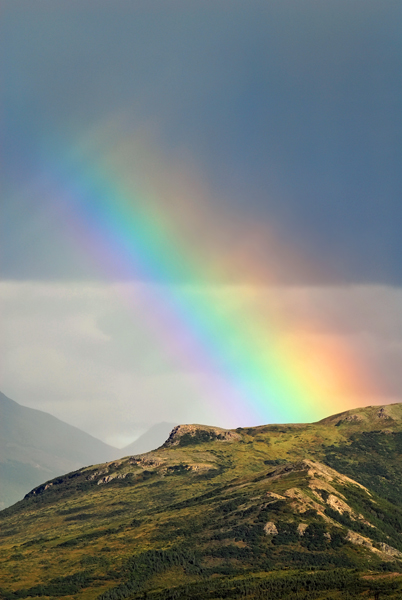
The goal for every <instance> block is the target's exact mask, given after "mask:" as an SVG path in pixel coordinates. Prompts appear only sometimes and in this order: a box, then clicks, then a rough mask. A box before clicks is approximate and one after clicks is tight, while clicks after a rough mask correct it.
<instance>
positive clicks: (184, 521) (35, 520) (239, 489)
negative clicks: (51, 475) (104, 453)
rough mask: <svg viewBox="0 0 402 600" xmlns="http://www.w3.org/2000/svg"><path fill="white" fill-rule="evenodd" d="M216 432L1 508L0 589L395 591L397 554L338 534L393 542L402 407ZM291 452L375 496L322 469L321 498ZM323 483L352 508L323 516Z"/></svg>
mask: <svg viewBox="0 0 402 600" xmlns="http://www.w3.org/2000/svg"><path fill="white" fill-rule="evenodd" d="M221 433H222V432H220V430H217V429H214V428H203V429H201V430H199V429H198V430H197V429H196V428H193V429H192V430H190V431H189V432H187V433H186V430H184V434H183V432H182V436H181V437H180V435H178V436H176V438H175V439H174V440H173V442H174V443H177V442H178V445H170V446H167V447H164V448H161V449H159V450H157V451H154V452H151V453H148V454H146V455H142V456H141V457H139V458H137V459H130V458H127V459H123V460H119V461H115V462H114V463H109V464H108V465H100V466H98V467H90V468H87V469H83V470H80V471H78V472H76V473H72V474H69V475H68V476H65V477H63V478H59V479H57V480H54V481H53V482H52V485H50V486H48V488H47V489H44V488H45V486H42V487H41V488H39V489H37V490H36V493H35V494H31V495H30V497H29V498H27V499H25V500H24V501H22V502H20V503H18V504H17V505H15V506H14V507H11V508H10V509H7V510H5V511H3V512H2V513H0V588H1V589H2V590H3V591H2V593H0V598H1V597H3V598H10V599H11V598H21V597H24V596H26V595H30V596H31V597H42V598H43V597H57V598H66V599H68V598H82V599H83V600H84V599H92V598H98V597H101V598H103V599H104V600H113V599H115V598H116V599H118V598H144V597H145V596H144V593H145V592H146V593H147V594H148V596H147V597H148V598H155V600H162V598H166V599H167V598H174V597H180V598H200V599H203V598H223V597H228V598H236V597H245V596H247V597H250V598H259V597H266V595H267V593H268V592H269V597H270V598H282V597H283V598H292V597H293V592H292V590H294V589H296V588H297V589H298V594H299V595H298V596H297V597H298V598H302V597H303V598H347V597H359V595H360V594H362V596H361V597H362V598H364V597H366V598H369V597H373V594H374V593H375V591H377V592H378V591H381V588H384V590H385V592H384V591H383V593H384V594H386V597H389V598H391V597H395V598H396V597H399V596H398V594H400V593H401V592H398V591H395V595H394V592H393V587H395V586H396V588H398V589H399V585H400V583H399V579H400V578H399V576H397V575H396V576H390V573H391V572H396V573H398V572H400V571H401V569H400V566H399V565H400V564H401V561H400V560H394V561H393V562H392V560H391V558H392V557H390V556H389V555H388V556H387V555H386V554H383V553H381V552H380V551H377V552H376V551H374V552H373V551H371V550H368V549H366V548H364V547H362V546H358V545H355V544H351V543H349V542H346V541H345V536H346V533H347V531H348V530H352V531H354V532H356V533H358V534H360V535H362V536H365V537H369V538H370V539H371V540H372V542H373V544H374V546H376V547H377V549H378V550H381V548H382V546H381V544H388V545H390V546H392V547H393V548H395V549H396V550H400V551H402V544H401V542H400V538H401V534H402V500H400V498H402V494H401V493H400V492H401V491H402V490H400V485H401V483H400V482H401V481H402V477H401V475H402V473H401V471H402V467H401V460H400V458H401V450H402V406H401V405H393V406H391V407H386V409H385V411H383V412H381V411H380V409H379V407H372V408H367V409H359V410H358V411H351V412H349V413H347V414H345V415H338V416H335V417H331V418H329V419H325V420H324V421H322V422H320V423H316V424H308V425H283V426H277V425H271V426H264V427H256V428H252V429H243V430H237V432H234V438H235V439H231V440H229V441H224V440H221V439H219V436H221ZM300 459H312V460H314V461H320V462H323V463H326V464H329V465H331V466H333V467H334V468H335V469H337V470H338V471H340V472H341V473H344V474H346V475H349V477H351V478H353V479H355V480H356V481H359V482H360V483H362V484H363V485H365V486H366V487H368V488H369V489H370V491H371V492H372V493H371V495H370V494H369V493H367V492H366V491H365V490H364V489H362V488H361V487H359V486H357V485H353V483H351V482H348V481H347V480H346V479H344V478H341V477H339V478H336V479H334V480H332V479H331V481H329V480H328V481H327V480H326V479H325V477H322V476H321V475H318V476H317V477H316V479H315V481H319V482H321V483H320V485H322V488H323V489H322V490H321V491H320V490H319V494H318V495H317V492H315V491H314V489H313V488H312V485H311V482H312V476H311V474H310V475H309V471H308V467H306V465H305V464H301V463H300ZM291 465H293V466H291ZM375 465H378V469H376V468H375ZM108 477H110V478H111V479H110V480H109V481H107V482H106V481H105V482H104V483H99V482H100V481H102V480H106V479H107V478H108ZM328 482H329V483H328ZM328 485H330V486H332V488H328V489H333V490H335V491H336V493H338V494H342V497H343V498H344V500H345V501H346V502H347V504H348V505H349V507H350V508H351V510H352V511H353V514H354V515H355V517H353V515H352V517H353V518H351V516H350V515H349V513H346V514H343V515H340V514H339V513H338V512H337V511H333V510H332V512H331V509H330V507H329V506H328V504H327V503H326V498H327V496H328V493H329V492H328V491H326V490H325V489H324V488H325V486H328ZM294 488H297V489H298V490H299V491H300V492H301V494H304V495H303V501H302V502H301V503H300V502H298V501H296V500H295V499H294V498H291V497H289V496H286V495H285V494H287V493H288V490H291V489H294ZM272 493H275V494H277V495H280V496H283V499H277V498H275V496H272ZM339 497H341V496H339ZM320 498H321V500H320ZM303 503H304V508H303V510H304V512H302V513H300V510H301V505H303ZM306 503H307V504H306ZM308 503H310V504H308ZM312 503H313V504H312ZM314 503H315V504H314ZM314 506H315V509H314V508H312V507H314ZM317 507H318V509H319V510H318V513H317ZM306 508H307V510H305V509H306ZM322 515H324V516H322ZM356 515H361V517H360V518H357V517H356ZM325 519H326V520H325ZM267 522H273V523H275V525H276V527H277V530H278V535H274V536H272V535H266V534H265V533H264V525H265V524H266V523H267ZM301 523H304V524H305V525H306V526H307V527H308V528H307V530H306V532H305V534H304V536H302V537H301V536H300V535H298V533H297V531H296V527H297V526H298V525H300V524H301ZM370 524H371V525H373V526H374V527H370ZM328 534H329V535H330V536H331V539H329V538H328ZM355 569H357V572H355ZM371 571H372V572H373V573H377V574H373V573H371V574H370V576H369V578H362V577H361V574H362V573H366V574H367V573H368V572H371ZM380 573H382V575H381V576H380V575H379V574H380ZM295 585H296V588H295ZM401 585H402V584H401ZM38 586H39V587H38ZM41 586H42V587H41ZM292 586H293V587H292ZM370 589H371V591H370ZM24 590H25V591H24ZM175 594H176V596H175ZM303 594H304V595H303ZM348 594H349V596H348ZM350 594H352V595H350ZM370 594H371V596H370ZM295 597H296V596H295Z"/></svg>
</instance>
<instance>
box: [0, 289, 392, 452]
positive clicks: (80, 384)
mask: <svg viewBox="0 0 402 600" xmlns="http://www.w3.org/2000/svg"><path fill="white" fill-rule="evenodd" d="M147 286H148V287H151V284H138V283H137V284H127V283H125V284H84V283H76V284H71V283H70V284H68V285H67V284H64V283H39V282H25V283H17V282H3V283H1V284H0V298H1V315H2V325H1V330H2V339H3V344H2V357H1V358H2V360H1V364H2V373H1V388H2V390H3V391H4V393H6V394H7V395H8V396H10V397H11V398H13V399H14V400H16V401H18V402H20V403H21V404H24V405H26V406H30V407H32V408H37V409H40V410H44V411H47V412H50V413H51V414H53V415H55V416H57V417H59V418H61V419H62V420H64V421H66V422H68V423H70V424H73V425H76V426H78V427H80V428H82V429H83V430H85V431H87V432H89V433H91V434H92V435H95V436H97V437H99V438H101V439H102V440H104V441H107V442H109V443H111V444H115V445H120V446H123V445H124V444H126V443H129V442H130V441H132V440H133V439H135V438H136V437H137V436H138V435H139V434H140V433H141V432H142V431H144V430H145V429H146V428H147V427H148V426H150V425H152V424H154V423H157V422H160V421H163V420H165V421H169V422H175V421H176V422H204V423H211V424H216V425H223V426H231V427H235V426H238V425H243V424H245V423H238V422H234V420H233V422H232V421H231V418H232V419H233V417H231V416H230V415H229V414H227V412H226V413H225V411H222V412H221V413H219V411H218V410H217V409H216V407H214V403H213V398H210V397H207V392H206V390H207V389H208V386H209V383H211V382H208V381H206V379H208V378H210V377H212V376H211V374H210V373H208V372H201V371H198V372H195V371H192V370H191V369H190V368H184V367H183V365H182V364H180V362H179V361H177V360H176V359H175V357H174V356H169V355H167V354H166V352H165V351H164V349H163V348H161V347H160V344H159V342H158V339H157V337H155V335H154V334H153V333H152V331H150V330H149V329H148V328H147V327H146V325H145V324H144V319H143V315H144V307H143V306H142V302H143V297H144V287H147ZM154 287H156V286H154ZM152 291H153V292H155V289H154V290H152ZM148 292H149V290H148ZM182 293H185V294H188V295H194V294H196V295H200V294H201V295H204V296H205V299H206V300H207V301H208V302H212V301H214V302H215V303H221V305H222V306H226V305H230V304H231V303H230V299H231V298H233V297H235V298H236V307H237V308H235V309H234V310H238V311H239V315H240V314H243V313H244V307H245V306H247V311H248V313H250V312H252V311H263V310H264V307H266V306H268V305H269V306H270V308H271V311H272V309H274V311H275V310H276V309H275V306H277V307H278V310H279V307H280V308H281V310H282V311H284V310H285V311H286V314H287V315H290V317H289V318H288V319H287V320H286V326H285V325H284V324H282V325H281V327H282V331H281V332H280V335H281V336H283V337H286V336H288V337H290V338H292V337H295V338H296V337H297V336H300V335H301V334H303V335H304V336H306V335H308V336H310V337H311V340H312V342H314V344H319V343H323V342H324V341H325V340H331V341H334V340H335V341H339V342H341V343H343V344H346V345H347V347H348V348H350V349H352V350H353V351H354V352H355V353H356V355H358V356H359V357H360V359H361V361H362V362H363V363H364V364H365V365H366V367H367V369H368V370H369V371H370V372H371V373H372V374H373V375H374V378H375V379H376V381H377V383H378V389H379V393H378V395H377V396H376V397H370V398H367V399H365V398H360V399H358V403H359V404H360V405H362V404H370V403H387V402H393V401H399V400H400V399H401V398H402V382H401V380H400V372H401V368H402V325H401V323H402V302H401V300H402V290H401V289H399V288H392V287H379V286H366V287H358V286H355V287H353V286H351V287H333V288H328V287H322V288H320V287H277V288H264V287H255V288H250V287H245V286H243V287H241V286H214V287H210V288H196V287H194V286H193V287H187V288H186V289H185V290H182ZM128 299H129V302H128ZM204 384H205V385H204ZM214 384H219V382H214ZM321 412H322V407H318V406H317V412H316V418H317V419H318V418H321V417H322V416H325V415H324V414H321ZM217 421H219V422H217Z"/></svg>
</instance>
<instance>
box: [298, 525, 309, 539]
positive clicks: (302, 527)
mask: <svg viewBox="0 0 402 600" xmlns="http://www.w3.org/2000/svg"><path fill="white" fill-rule="evenodd" d="M307 527H308V525H307V523H299V525H298V526H297V533H298V534H299V535H300V536H303V535H304V532H305V531H306V529H307Z"/></svg>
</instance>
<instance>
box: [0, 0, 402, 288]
mask: <svg viewBox="0 0 402 600" xmlns="http://www.w3.org/2000/svg"><path fill="white" fill-rule="evenodd" d="M1 6H2V25H1V27H2V29H1V36H0V37H1V43H2V45H3V49H2V52H1V56H2V65H1V68H2V72H3V73H4V83H5V85H4V86H2V95H3V98H2V105H3V107H4V115H5V121H4V123H5V125H4V131H3V138H4V144H5V151H4V160H5V169H4V173H3V178H4V190H5V192H6V193H5V194H4V198H5V200H4V202H5V204H6V206H5V211H4V215H5V217H4V220H3V223H4V226H3V227H4V229H3V231H2V246H3V252H2V256H3V259H2V260H3V263H2V273H3V274H4V276H5V277H8V278H10V277H11V278H12V277H18V278H27V277H29V276H31V277H35V278H36V277H38V278H44V277H45V278H50V279H51V278H54V277H70V278H77V277H80V276H81V277H82V278H85V277H88V276H90V275H91V274H92V275H93V272H92V271H91V267H90V266H87V267H86V266H85V265H84V266H83V265H82V264H81V261H80V259H79V257H77V256H76V255H75V254H74V252H73V251H72V249H71V247H70V244H69V241H68V234H67V235H66V238H67V239H65V240H63V238H61V239H60V237H58V236H57V235H56V234H55V231H54V220H52V218H51V217H50V216H49V201H48V200H45V201H44V200H43V199H41V198H38V197H36V196H33V197H32V194H31V193H30V192H29V189H28V191H27V190H25V191H24V187H23V184H24V183H28V184H30V183H31V181H32V179H35V178H36V177H37V175H38V172H39V173H41V172H42V169H43V167H44V164H43V163H44V162H46V158H45V157H46V154H49V153H51V150H49V146H50V147H51V146H52V144H53V143H54V141H55V140H57V143H58V144H61V145H62V146H72V147H74V146H75V145H76V143H77V140H79V139H80V137H81V135H82V131H83V130H86V129H87V128H88V127H89V126H93V125H96V124H97V123H98V122H102V121H103V120H104V119H109V118H110V117H113V116H114V115H115V114H116V113H119V112H120V111H126V112H127V114H128V115H129V118H128V121H127V124H126V125H127V126H128V127H131V128H132V131H133V132H134V133H135V132H136V131H137V130H138V127H140V126H142V125H143V124H144V123H147V122H150V123H154V124H156V126H157V129H158V132H159V136H160V138H159V144H160V152H161V154H162V155H163V153H165V154H166V156H170V155H171V154H172V153H176V152H185V153H188V154H191V155H192V156H193V157H194V161H195V162H196V164H197V165H198V166H199V168H200V171H201V172H202V173H203V175H204V177H205V179H206V180H208V182H209V184H210V186H211V188H212V189H213V190H214V191H215V193H216V203H217V208H219V204H222V205H224V207H225V208H226V209H230V210H231V211H232V212H233V213H235V214H236V215H238V216H239V218H240V219H241V218H242V216H248V215H250V214H251V215H252V216H253V218H254V219H255V220H257V221H265V222H270V223H271V224H272V225H273V227H274V228H276V230H277V231H278V232H279V233H280V235H281V236H282V237H283V239H284V240H285V241H286V240H289V241H290V242H291V243H292V244H293V245H294V246H295V247H296V248H297V250H298V252H300V253H303V254H304V255H305V256H306V258H307V260H308V259H310V260H314V258H315V257H316V256H317V255H319V256H320V259H321V260H322V261H323V263H324V264H325V265H326V266H327V269H326V273H327V275H326V276H325V274H323V273H321V274H320V275H317V274H315V275H314V276H312V275H311V274H310V275H309V277H310V280H311V279H312V280H314V281H315V282H316V283H320V282H321V283H322V282H323V281H325V280H327V281H334V282H339V281H341V282H350V283H353V282H356V281H358V282H368V283H370V282H383V283H397V284H400V283H401V277H400V268H399V255H400V253H401V246H400V244H401V242H400V235H399V227H398V224H399V222H400V220H401V217H402V215H401V203H400V196H401V170H400V159H401V148H402V135H401V134H402V131H401V120H400V110H401V105H402V82H401V72H402V69H401V53H400V51H399V49H400V25H401V14H400V7H399V3H398V2H396V1H394V0H384V1H383V2H381V4H379V3H378V2H376V1H375V0H365V1H364V2H363V1H362V0H347V1H346V0H345V1H344V0H342V1H339V0H326V1H325V2H319V3H318V2H315V1H313V0H306V1H304V2H302V3H295V2H293V1H291V0H284V1H282V2H274V1H269V2H267V1H264V2H260V1H258V0H253V1H252V2H247V3H246V4H245V3H244V2H240V1H239V2H237V1H233V0H231V1H230V2H229V1H226V0H221V1H218V2H213V3H205V2H202V1H190V2H189V1H187V0H186V1H177V0H169V1H168V2H159V1H154V0H150V1H149V2H147V3H143V2H130V3H128V2H125V1H120V0H116V1H115V2H113V4H111V3H110V2H108V1H102V0H99V1H98V2H97V3H96V6H95V5H94V4H93V3H92V2H89V1H82V0H81V1H80V2H75V1H71V0H41V1H39V0H33V1H32V0H3V1H2V2H1ZM28 187H29V185H28ZM23 215H24V218H23ZM27 218H29V221H30V222H31V223H32V221H33V222H35V223H36V226H37V227H36V230H34V231H33V230H32V228H29V229H28V230H27V228H26V226H25V225H24V219H27ZM292 277H294V274H291V275H290V279H292ZM304 277H305V278H306V279H307V275H306V274H304ZM294 281H295V280H294Z"/></svg>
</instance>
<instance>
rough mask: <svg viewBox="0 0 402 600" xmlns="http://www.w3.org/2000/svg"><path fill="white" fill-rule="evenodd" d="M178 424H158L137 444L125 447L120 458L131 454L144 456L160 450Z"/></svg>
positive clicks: (142, 436)
mask: <svg viewBox="0 0 402 600" xmlns="http://www.w3.org/2000/svg"><path fill="white" fill-rule="evenodd" d="M176 425H177V423H165V422H163V423H158V424H157V425H153V426H152V427H151V428H150V429H149V430H148V431H146V432H145V433H144V434H143V435H141V436H140V437H139V438H138V439H137V440H135V442H132V444H129V445H128V446H125V447H124V448H122V450H120V454H119V456H129V455H130V454H143V453H144V452H150V451H151V450H155V448H159V446H162V444H163V443H164V442H165V441H166V440H167V439H168V437H169V434H170V432H171V431H172V429H173V427H175V426H176Z"/></svg>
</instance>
